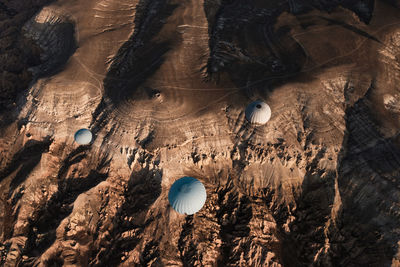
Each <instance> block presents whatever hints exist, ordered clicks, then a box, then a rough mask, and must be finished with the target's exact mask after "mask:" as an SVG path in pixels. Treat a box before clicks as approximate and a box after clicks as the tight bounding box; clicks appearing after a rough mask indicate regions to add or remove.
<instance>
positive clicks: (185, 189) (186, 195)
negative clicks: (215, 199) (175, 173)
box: [168, 176, 207, 215]
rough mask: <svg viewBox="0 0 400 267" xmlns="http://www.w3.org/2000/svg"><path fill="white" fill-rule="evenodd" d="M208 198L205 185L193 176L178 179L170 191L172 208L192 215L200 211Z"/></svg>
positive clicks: (169, 196)
mask: <svg viewBox="0 0 400 267" xmlns="http://www.w3.org/2000/svg"><path fill="white" fill-rule="evenodd" d="M206 199H207V193H206V189H205V187H204V185H203V184H202V183H201V182H200V181H199V180H197V179H196V178H193V177H188V176H185V177H182V178H180V179H179V180H176V181H175V183H174V184H173V185H172V186H171V188H170V190H169V193H168V200H169V203H170V204H171V206H172V208H173V209H174V210H176V211H177V212H179V213H182V214H187V215H191V214H194V213H196V212H198V211H199V210H200V209H201V208H202V207H203V205H204V203H205V202H206Z"/></svg>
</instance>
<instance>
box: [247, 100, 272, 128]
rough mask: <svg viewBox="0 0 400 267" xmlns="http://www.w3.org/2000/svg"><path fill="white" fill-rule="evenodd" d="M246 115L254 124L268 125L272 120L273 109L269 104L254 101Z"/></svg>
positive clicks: (248, 107)
mask: <svg viewBox="0 0 400 267" xmlns="http://www.w3.org/2000/svg"><path fill="white" fill-rule="evenodd" d="M245 115H246V119H247V120H248V121H249V122H250V123H252V124H258V125H262V124H266V123H267V122H268V121H269V119H270V118H271V108H270V107H269V106H268V104H267V103H264V102H262V101H254V102H252V103H250V104H249V105H248V106H247V108H246V111H245Z"/></svg>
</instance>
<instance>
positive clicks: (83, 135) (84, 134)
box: [74, 129, 93, 145]
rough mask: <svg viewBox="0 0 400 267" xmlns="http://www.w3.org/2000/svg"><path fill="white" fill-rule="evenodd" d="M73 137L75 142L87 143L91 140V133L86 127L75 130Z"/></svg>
mask: <svg viewBox="0 0 400 267" xmlns="http://www.w3.org/2000/svg"><path fill="white" fill-rule="evenodd" d="M74 138H75V142H77V143H78V144H80V145H87V144H90V142H92V138H93V135H92V132H91V131H89V130H88V129H80V130H78V131H76V133H75V136H74Z"/></svg>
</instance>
